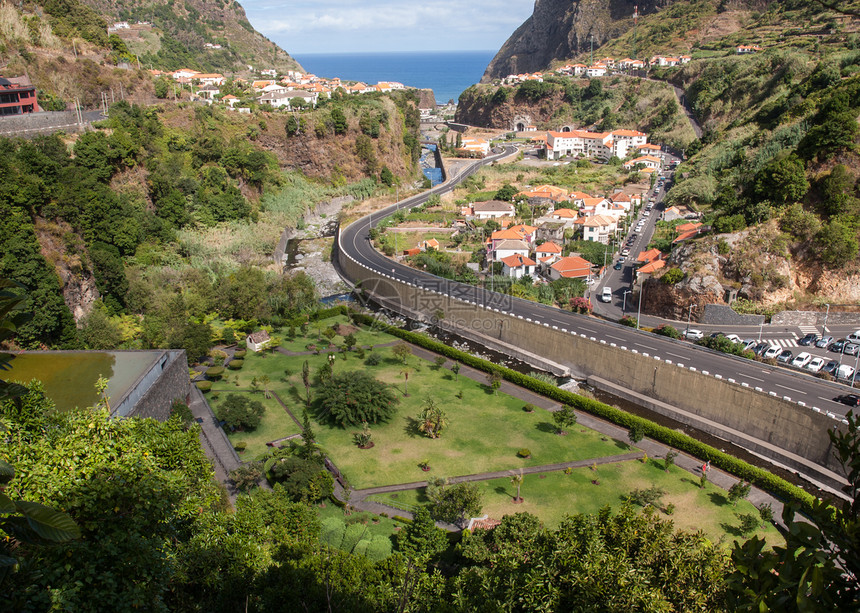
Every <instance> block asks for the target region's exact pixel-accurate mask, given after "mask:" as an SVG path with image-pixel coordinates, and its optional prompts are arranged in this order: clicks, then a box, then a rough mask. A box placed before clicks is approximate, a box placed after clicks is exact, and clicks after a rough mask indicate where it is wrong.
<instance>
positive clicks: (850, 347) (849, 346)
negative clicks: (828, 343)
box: [842, 343, 860, 355]
mask: <svg viewBox="0 0 860 613" xmlns="http://www.w3.org/2000/svg"><path fill="white" fill-rule="evenodd" d="M858 350H860V345H856V344H854V343H845V346H844V347H843V348H842V353H844V354H845V355H857V351H858Z"/></svg>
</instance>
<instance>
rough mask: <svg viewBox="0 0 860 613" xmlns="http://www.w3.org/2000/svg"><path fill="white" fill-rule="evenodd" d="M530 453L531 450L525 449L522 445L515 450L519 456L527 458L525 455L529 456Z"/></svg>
mask: <svg viewBox="0 0 860 613" xmlns="http://www.w3.org/2000/svg"><path fill="white" fill-rule="evenodd" d="M531 454H532V452H531V451H529V450H528V449H526V448H525V447H523V448H522V449H520V450H519V451H517V455H518V456H519V457H521V458H527V457H529V456H531Z"/></svg>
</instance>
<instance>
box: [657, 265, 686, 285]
mask: <svg viewBox="0 0 860 613" xmlns="http://www.w3.org/2000/svg"><path fill="white" fill-rule="evenodd" d="M683 278H684V272H683V271H682V270H681V269H680V268H670V269H669V270H667V271H666V272H665V273H664V274H663V276H662V277H660V280H661V281H662V282H663V283H666V284H667V285H675V284H676V283H678V282H679V281H680V280H681V279H683Z"/></svg>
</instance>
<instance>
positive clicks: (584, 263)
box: [551, 255, 591, 278]
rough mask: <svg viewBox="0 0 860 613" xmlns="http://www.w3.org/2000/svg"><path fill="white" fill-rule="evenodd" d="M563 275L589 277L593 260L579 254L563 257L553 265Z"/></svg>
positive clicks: (567, 276)
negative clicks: (590, 260)
mask: <svg viewBox="0 0 860 613" xmlns="http://www.w3.org/2000/svg"><path fill="white" fill-rule="evenodd" d="M551 268H552V269H553V270H555V271H556V272H558V273H559V274H560V275H561V276H562V277H566V278H573V277H587V276H588V275H589V274H590V273H591V262H589V261H588V260H585V259H583V258H581V257H579V256H578V255H573V256H568V257H566V258H561V259H560V260H559V261H558V262H556V263H555V264H553V265H552V266H551Z"/></svg>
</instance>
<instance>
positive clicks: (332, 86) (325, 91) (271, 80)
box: [149, 66, 407, 111]
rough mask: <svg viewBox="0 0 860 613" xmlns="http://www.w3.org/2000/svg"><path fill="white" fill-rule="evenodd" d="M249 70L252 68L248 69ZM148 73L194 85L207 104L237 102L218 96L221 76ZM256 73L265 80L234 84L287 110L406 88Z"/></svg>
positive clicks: (231, 104)
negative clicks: (335, 97)
mask: <svg viewBox="0 0 860 613" xmlns="http://www.w3.org/2000/svg"><path fill="white" fill-rule="evenodd" d="M248 68H249V69H251V67H250V66H249V67H248ZM149 72H150V73H151V74H152V75H153V76H154V77H161V76H165V77H169V78H172V79H173V80H174V81H175V82H176V83H179V84H181V85H192V86H194V87H195V92H194V93H195V95H196V96H197V98H198V99H200V100H202V101H204V102H208V103H210V104H211V103H212V102H214V101H216V100H220V101H221V102H223V103H224V104H226V105H227V106H229V107H230V108H235V107H236V105H237V104H238V103H239V101H240V100H239V98H238V97H237V96H234V95H232V94H228V95H225V96H221V87H222V86H223V85H224V83H225V82H226V81H227V78H226V77H225V76H224V75H222V74H220V73H202V72H198V71H196V70H191V69H189V68H182V69H179V70H175V71H173V72H162V71H160V70H150V71H149ZM258 72H259V74H260V75H262V76H263V77H265V78H262V79H258V80H255V81H250V82H249V81H247V80H246V79H241V78H234V79H233V81H234V82H235V83H238V84H240V85H244V86H248V87H250V88H251V89H252V90H253V92H254V94H255V95H256V98H257V101H258V102H259V103H260V104H268V105H271V106H273V107H275V108H280V109H284V110H287V111H292V110H296V109H297V108H299V109H300V108H313V107H315V106H316V105H317V102H318V101H319V99H320V97H321V96H322V97H325V98H331V95H332V93H333V92H335V91H337V90H338V89H342V90H343V91H344V92H345V93H346V94H369V93H374V92H390V91H395V90H401V89H407V87H406V86H405V85H403V84H402V83H397V82H394V81H380V82H379V83H377V84H376V85H367V84H365V83H360V82H359V83H351V82H342V81H341V80H340V79H339V78H337V77H335V78H332V79H327V78H323V77H318V76H316V75H313V74H304V73H301V72H298V71H295V70H289V71H287V72H286V73H283V74H282V75H281V76H280V78H278V73H277V71H275V70H274V69H265V70H261V71H258Z"/></svg>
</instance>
